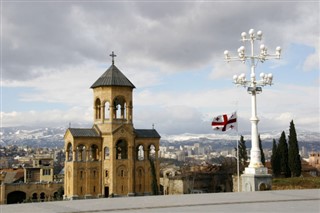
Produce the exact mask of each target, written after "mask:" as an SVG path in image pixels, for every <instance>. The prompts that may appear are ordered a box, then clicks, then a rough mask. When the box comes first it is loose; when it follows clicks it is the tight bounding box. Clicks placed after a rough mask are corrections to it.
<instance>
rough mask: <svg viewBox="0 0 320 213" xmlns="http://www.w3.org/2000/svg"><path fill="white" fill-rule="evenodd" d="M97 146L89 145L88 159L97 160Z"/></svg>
mask: <svg viewBox="0 0 320 213" xmlns="http://www.w3.org/2000/svg"><path fill="white" fill-rule="evenodd" d="M98 153H99V152H98V146H97V145H95V144H93V145H91V146H90V160H91V161H97V160H98Z"/></svg>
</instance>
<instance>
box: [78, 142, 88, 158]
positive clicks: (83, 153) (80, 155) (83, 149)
mask: <svg viewBox="0 0 320 213" xmlns="http://www.w3.org/2000/svg"><path fill="white" fill-rule="evenodd" d="M85 160H86V147H85V146H84V145H82V144H81V145H79V146H77V161H85Z"/></svg>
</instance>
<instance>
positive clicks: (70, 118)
mask: <svg viewBox="0 0 320 213" xmlns="http://www.w3.org/2000/svg"><path fill="white" fill-rule="evenodd" d="M1 119H2V125H3V126H36V127H39V126H47V127H57V126H68V125H69V123H71V124H73V123H75V124H76V125H80V124H90V123H92V109H91V108H82V107H73V108H70V109H68V110H66V111H63V110H45V111H33V110H31V111H26V112H15V111H13V112H1Z"/></svg>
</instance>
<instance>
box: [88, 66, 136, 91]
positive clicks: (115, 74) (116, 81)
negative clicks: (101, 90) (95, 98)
mask: <svg viewBox="0 0 320 213" xmlns="http://www.w3.org/2000/svg"><path fill="white" fill-rule="evenodd" d="M106 86H121V87H131V88H136V87H135V86H134V85H133V84H132V83H131V82H130V81H129V79H127V77H126V76H125V75H124V74H123V73H122V72H121V71H120V70H119V69H118V68H117V67H116V66H115V65H114V64H112V65H111V66H110V67H109V69H107V71H106V72H105V73H103V74H102V75H101V76H100V78H99V79H98V80H96V82H94V84H92V86H91V88H92V89H94V88H96V87H106Z"/></svg>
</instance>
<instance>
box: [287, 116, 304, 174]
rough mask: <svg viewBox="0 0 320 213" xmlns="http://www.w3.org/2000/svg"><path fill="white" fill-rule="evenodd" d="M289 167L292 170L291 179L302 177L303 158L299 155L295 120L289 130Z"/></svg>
mask: <svg viewBox="0 0 320 213" xmlns="http://www.w3.org/2000/svg"><path fill="white" fill-rule="evenodd" d="M288 142H289V155H288V160H289V167H290V170H291V177H299V176H300V175H301V158H300V155H299V146H298V140H297V133H296V129H295V126H294V123H293V120H292V121H291V122H290V129H289V138H288Z"/></svg>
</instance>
